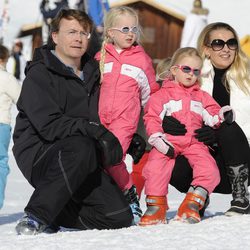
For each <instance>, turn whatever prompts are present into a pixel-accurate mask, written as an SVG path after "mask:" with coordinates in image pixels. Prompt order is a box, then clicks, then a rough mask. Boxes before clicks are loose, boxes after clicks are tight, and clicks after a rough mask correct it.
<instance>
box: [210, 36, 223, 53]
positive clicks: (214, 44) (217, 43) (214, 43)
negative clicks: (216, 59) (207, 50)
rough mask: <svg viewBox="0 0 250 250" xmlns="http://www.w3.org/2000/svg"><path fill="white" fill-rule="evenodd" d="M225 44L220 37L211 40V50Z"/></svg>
mask: <svg viewBox="0 0 250 250" xmlns="http://www.w3.org/2000/svg"><path fill="white" fill-rule="evenodd" d="M224 45H225V42H224V41H223V40H221V39H215V40H213V41H212V42H211V47H212V49H213V50H216V51H218V50H222V49H223V47H224Z"/></svg>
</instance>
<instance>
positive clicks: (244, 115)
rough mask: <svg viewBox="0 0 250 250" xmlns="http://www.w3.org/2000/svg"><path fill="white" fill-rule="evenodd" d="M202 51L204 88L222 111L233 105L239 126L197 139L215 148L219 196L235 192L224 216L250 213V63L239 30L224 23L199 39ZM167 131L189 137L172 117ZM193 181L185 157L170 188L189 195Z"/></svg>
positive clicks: (210, 131) (165, 125)
mask: <svg viewBox="0 0 250 250" xmlns="http://www.w3.org/2000/svg"><path fill="white" fill-rule="evenodd" d="M198 50H199V52H200V54H201V55H202V57H203V59H204V62H203V68H202V79H201V80H202V89H203V90H205V91H207V92H208V93H210V94H211V95H212V96H213V97H214V99H215V100H216V101H217V102H218V103H219V104H220V105H221V106H224V105H230V106H231V107H232V108H233V109H234V110H235V112H236V122H234V123H232V124H231V125H228V124H226V123H225V122H224V123H223V124H222V126H221V127H220V129H218V130H214V129H211V128H209V127H207V126H204V127H202V128H200V129H198V130H196V131H195V133H196V134H195V137H196V138H197V139H198V140H199V141H201V142H203V143H204V144H206V145H208V146H209V147H210V148H211V154H212V155H213V157H214V158H215V160H216V162H217V165H218V167H219V170H220V174H221V182H220V184H219V185H218V186H217V187H216V189H215V192H218V193H226V194H227V193H232V196H233V200H232V201H231V207H230V208H229V210H228V211H227V212H226V213H225V214H226V215H227V216H232V215H235V214H249V213H250V206H249V193H248V185H249V173H250V171H249V167H250V157H249V155H250V148H249V143H250V66H249V60H248V58H247V56H246V55H245V54H244V53H243V52H242V50H241V48H240V47H239V39H238V35H237V33H236V32H235V30H234V29H233V28H232V27H231V26H230V25H228V24H226V23H221V22H217V23H211V24H209V25H207V26H206V27H205V28H204V29H203V31H202V32H201V34H200V36H199V38H198ZM163 129H164V131H165V132H166V133H169V134H175V135H176V134H178V135H184V134H185V133H186V129H185V125H183V124H181V123H180V122H179V121H178V120H173V117H165V118H164V120H163ZM191 180H192V169H191V167H190V166H189V164H188V162H187V160H186V159H185V158H184V157H183V156H181V157H179V158H178V159H177V160H176V164H175V168H174V171H173V174H172V178H171V184H172V185H173V186H175V187H176V188H177V189H178V190H180V191H181V192H187V190H188V188H189V186H190V183H191ZM207 200H208V199H207ZM207 205H208V202H207Z"/></svg>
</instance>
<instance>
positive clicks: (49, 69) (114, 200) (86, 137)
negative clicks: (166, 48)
mask: <svg viewBox="0 0 250 250" xmlns="http://www.w3.org/2000/svg"><path fill="white" fill-rule="evenodd" d="M92 27H93V24H92V21H91V20H90V18H89V17H88V15H87V14H85V13H83V12H81V11H79V10H70V9H69V10H61V11H60V12H59V13H58V15H57V16H56V17H55V18H54V19H53V21H52V23H51V33H50V40H49V41H50V42H49V44H48V45H50V46H43V47H41V48H39V49H37V50H36V51H35V53H34V58H33V61H32V62H31V63H30V64H29V65H28V66H27V71H26V72H27V73H26V74H27V75H26V79H25V80H24V83H23V87H22V92H21V95H20V98H19V100H18V103H17V107H18V110H19V114H18V116H17V119H16V127H15V131H14V136H13V139H14V147H13V153H14V156H15V158H16V161H17V164H18V167H19V168H20V170H21V171H22V173H23V175H24V176H25V177H26V179H27V180H28V181H29V182H30V184H31V185H32V186H33V187H34V188H35V190H34V192H33V194H32V196H31V198H30V200H29V202H28V204H27V206H26V207H25V209H24V210H25V215H24V217H23V218H22V219H21V220H20V221H19V223H18V224H17V226H16V231H17V233H18V234H28V235H30V234H38V233H41V232H48V233H51V232H56V231H57V230H58V226H63V227H68V228H76V229H80V230H83V229H94V228H96V229H114V228H121V227H128V226H130V225H131V222H132V214H131V211H130V207H129V205H128V203H127V201H126V200H125V197H124V195H123V194H122V192H121V191H120V190H119V188H118V187H117V186H116V185H115V184H114V182H113V181H112V180H111V179H110V177H109V176H107V175H106V174H105V173H104V171H103V169H102V168H101V167H100V166H101V165H102V166H104V167H105V166H109V165H114V164H117V163H119V162H120V161H121V159H122V149H121V145H120V144H119V141H118V139H117V138H116V137H115V136H114V135H113V134H112V133H111V132H109V131H108V130H107V129H105V128H104V127H103V126H102V125H100V124H99V123H98V122H99V118H98V112H97V107H98V94H99V80H100V79H99V78H100V75H99V70H98V64H97V62H96V61H94V60H93V59H92V58H90V57H89V56H88V55H87V54H86V53H85V52H86V49H87V47H88V41H89V38H90V33H91V30H92ZM50 47H51V48H50Z"/></svg>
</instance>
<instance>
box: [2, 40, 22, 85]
mask: <svg viewBox="0 0 250 250" xmlns="http://www.w3.org/2000/svg"><path fill="white" fill-rule="evenodd" d="M22 51H23V42H22V41H21V40H20V39H16V40H15V41H14V45H13V48H12V52H11V56H10V57H9V60H8V62H7V65H6V69H7V71H8V72H9V73H11V74H13V75H14V77H15V78H16V79H17V80H19V81H20V82H21V83H22V82H23V80H24V78H25V73H24V69H25V66H26V63H27V60H26V58H25V57H24V55H23V53H22Z"/></svg>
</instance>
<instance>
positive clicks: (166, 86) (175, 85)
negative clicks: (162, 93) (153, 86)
mask: <svg viewBox="0 0 250 250" xmlns="http://www.w3.org/2000/svg"><path fill="white" fill-rule="evenodd" d="M162 88H164V89H172V88H175V89H176V88H178V89H184V90H186V91H188V92H191V91H196V90H199V89H200V85H199V83H198V82H196V83H195V84H194V85H193V86H191V87H189V88H186V87H184V86H183V85H182V84H178V83H176V82H174V81H171V80H165V81H164V82H163V84H162Z"/></svg>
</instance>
